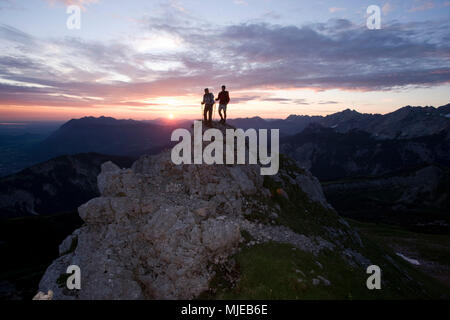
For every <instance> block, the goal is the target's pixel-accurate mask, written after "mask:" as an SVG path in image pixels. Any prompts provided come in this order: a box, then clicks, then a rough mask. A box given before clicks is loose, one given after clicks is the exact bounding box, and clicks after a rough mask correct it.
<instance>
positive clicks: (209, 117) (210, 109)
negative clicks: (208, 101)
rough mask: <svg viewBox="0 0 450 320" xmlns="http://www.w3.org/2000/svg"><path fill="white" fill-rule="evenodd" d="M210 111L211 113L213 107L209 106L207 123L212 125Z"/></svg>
mask: <svg viewBox="0 0 450 320" xmlns="http://www.w3.org/2000/svg"><path fill="white" fill-rule="evenodd" d="M212 111H213V106H209V108H208V122H209V124H211V123H212Z"/></svg>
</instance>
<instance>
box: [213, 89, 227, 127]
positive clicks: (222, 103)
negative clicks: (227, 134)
mask: <svg viewBox="0 0 450 320" xmlns="http://www.w3.org/2000/svg"><path fill="white" fill-rule="evenodd" d="M225 89H226V87H225V86H222V91H221V92H220V93H219V96H218V97H217V99H216V101H217V100H219V116H220V122H222V123H225V122H226V121H227V105H228V103H229V102H230V94H229V93H228V91H226V90H225ZM222 110H223V117H222Z"/></svg>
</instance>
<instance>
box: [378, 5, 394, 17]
mask: <svg viewBox="0 0 450 320" xmlns="http://www.w3.org/2000/svg"><path fill="white" fill-rule="evenodd" d="M393 10H394V7H393V5H392V4H391V3H390V2H386V3H385V4H384V5H383V7H381V11H382V12H383V14H384V15H387V14H388V13H389V12H391V11H393Z"/></svg>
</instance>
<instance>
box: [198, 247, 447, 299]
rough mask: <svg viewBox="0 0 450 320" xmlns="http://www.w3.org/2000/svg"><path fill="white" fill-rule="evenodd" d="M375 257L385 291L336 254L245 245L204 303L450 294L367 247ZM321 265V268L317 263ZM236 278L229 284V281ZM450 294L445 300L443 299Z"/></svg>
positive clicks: (377, 249) (213, 283) (215, 281)
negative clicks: (368, 282) (315, 280)
mask: <svg viewBox="0 0 450 320" xmlns="http://www.w3.org/2000/svg"><path fill="white" fill-rule="evenodd" d="M367 249H368V250H370V251H372V256H371V258H372V259H374V261H376V263H377V264H378V265H379V266H380V267H381V269H382V289H381V290H368V289H367V287H366V279H367V277H368V276H369V275H367V274H366V270H365V269H364V268H362V267H359V266H355V267H352V266H351V265H349V264H348V263H347V261H346V260H345V259H344V258H343V257H341V256H340V255H339V254H338V253H336V252H331V251H327V252H322V253H321V254H319V255H318V256H314V255H313V254H311V253H308V252H303V251H301V250H299V249H297V248H295V249H294V247H292V246H291V245H288V244H281V243H275V242H271V243H265V244H259V245H256V246H253V247H244V248H243V249H242V250H241V251H240V252H239V253H237V254H236V255H235V256H234V257H233V258H232V261H234V267H233V268H232V269H231V270H230V269H229V268H218V269H217V270H216V272H217V273H216V275H215V277H214V279H213V280H212V281H211V283H210V287H211V290H210V292H208V293H205V294H203V295H201V296H200V297H199V298H200V299H212V298H214V299H289V300H290V299H307V300H310V299H313V300H316V299H339V300H353V299H364V300H367V299H369V300H371V299H439V298H447V299H448V297H449V296H450V295H449V291H448V290H446V289H445V288H444V287H442V286H441V285H440V284H439V283H437V282H436V281H435V280H434V279H431V278H429V277H427V276H425V275H424V274H422V273H421V272H419V271H417V270H415V269H414V268H411V266H409V265H408V264H407V263H405V262H404V261H402V260H401V259H399V258H397V257H395V256H391V257H392V260H393V261H394V262H395V265H393V264H392V263H390V262H389V261H388V260H387V259H386V258H385V255H386V253H385V251H383V250H382V249H381V248H380V247H378V246H376V245H375V244H373V243H369V244H368V248H367ZM317 262H319V263H320V265H321V266H322V267H320V266H319V264H318V263H317ZM319 275H320V276H322V277H324V278H325V279H327V280H329V281H330V282H331V285H329V286H326V285H324V284H323V283H322V282H321V283H320V284H319V285H314V284H313V283H312V279H313V278H317V276H319ZM233 277H234V278H237V279H238V280H237V281H236V283H235V284H234V285H230V282H229V279H230V278H233ZM445 294H447V296H445Z"/></svg>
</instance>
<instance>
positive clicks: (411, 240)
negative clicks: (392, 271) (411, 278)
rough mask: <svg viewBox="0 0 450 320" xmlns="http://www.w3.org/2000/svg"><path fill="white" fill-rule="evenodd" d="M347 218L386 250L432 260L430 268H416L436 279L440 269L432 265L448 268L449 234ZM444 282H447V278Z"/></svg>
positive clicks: (449, 256)
mask: <svg viewBox="0 0 450 320" xmlns="http://www.w3.org/2000/svg"><path fill="white" fill-rule="evenodd" d="M348 220H349V223H350V224H351V225H352V226H353V227H354V228H356V229H357V230H358V231H359V232H360V233H361V234H363V235H365V236H366V237H367V238H368V239H370V240H371V241H372V242H376V243H378V244H379V245H380V246H382V247H384V248H385V249H386V250H391V251H397V250H400V251H402V253H405V252H407V254H406V255H407V256H408V254H409V253H410V254H413V255H414V257H416V258H418V259H419V261H424V260H425V261H428V262H432V264H431V268H429V267H427V266H423V267H418V268H419V269H420V270H422V271H425V272H427V273H429V274H430V275H432V276H436V277H437V278H438V279H439V278H440V277H439V274H438V273H439V271H440V270H439V269H436V268H434V269H433V266H436V267H439V266H443V267H444V269H447V270H446V272H448V271H449V270H450V235H448V234H428V233H418V232H412V231H409V230H405V229H404V228H401V227H398V226H392V225H386V224H375V223H363V222H358V221H355V220H350V219H348ZM416 268H417V267H416ZM444 272H445V270H444ZM444 276H446V278H447V279H448V278H449V277H450V275H449V274H447V275H444ZM444 283H446V284H447V285H448V284H449V282H448V280H447V281H445V282H444Z"/></svg>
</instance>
